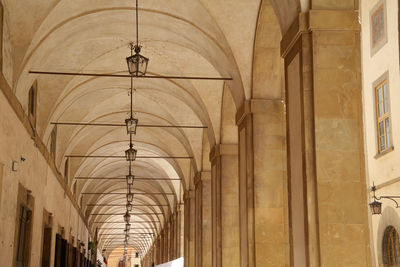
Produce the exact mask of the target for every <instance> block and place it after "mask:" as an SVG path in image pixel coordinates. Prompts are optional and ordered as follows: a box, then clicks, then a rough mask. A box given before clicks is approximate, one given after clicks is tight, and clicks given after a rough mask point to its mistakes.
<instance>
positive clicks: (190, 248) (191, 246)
mask: <svg viewBox="0 0 400 267" xmlns="http://www.w3.org/2000/svg"><path fill="white" fill-rule="evenodd" d="M184 199H185V267H194V266H195V240H194V236H195V231H194V230H195V229H194V228H195V220H194V217H195V201H194V200H195V199H194V192H193V191H192V190H188V191H187V192H186V193H185V196H184Z"/></svg>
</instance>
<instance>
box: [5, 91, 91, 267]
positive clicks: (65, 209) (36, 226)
mask: <svg viewBox="0 0 400 267" xmlns="http://www.w3.org/2000/svg"><path fill="white" fill-rule="evenodd" d="M0 151H1V153H0V166H1V165H3V166H4V167H3V171H2V174H3V177H2V179H1V180H0V181H1V186H0V190H1V192H0V207H1V212H0V225H1V227H0V257H1V259H2V263H1V266H4V267H7V266H12V263H13V255H14V249H15V248H14V234H15V222H16V218H17V216H18V214H17V211H18V207H17V195H18V194H17V192H18V184H21V185H22V186H23V187H25V188H26V189H27V190H30V191H31V195H32V196H33V198H34V209H33V215H32V216H33V224H32V227H33V228H32V239H31V240H32V243H31V256H30V266H40V265H41V263H40V261H41V254H42V238H43V233H42V232H43V229H42V228H43V210H44V209H45V210H46V211H48V212H50V213H52V215H53V219H52V220H53V223H52V231H53V233H52V244H51V248H52V251H51V255H52V256H51V262H53V261H54V250H55V234H56V233H57V232H58V231H59V229H61V228H60V227H64V229H65V238H66V239H67V240H68V241H70V240H71V236H73V237H74V240H75V241H74V242H75V244H74V245H76V242H77V240H78V239H79V240H81V242H84V243H85V249H86V251H87V250H88V249H87V248H88V246H87V242H88V231H87V229H86V227H85V225H84V223H83V221H82V219H81V218H80V217H79V215H78V212H77V211H76V209H75V208H74V206H73V205H72V204H71V202H70V200H69V198H68V197H67V196H66V195H65V193H64V189H63V187H62V186H61V184H60V183H59V181H58V180H57V178H56V177H55V175H54V174H53V172H52V170H51V169H50V167H49V166H48V163H47V161H46V160H45V158H44V157H43V155H42V154H41V153H40V151H39V150H38V149H37V148H36V147H35V144H34V142H33V141H32V139H31V137H30V135H29V134H28V133H27V131H26V130H25V128H24V127H23V125H22V124H21V122H20V120H19V119H18V117H17V116H16V114H15V113H14V111H13V109H12V108H11V106H10V104H9V103H8V101H7V99H6V98H5V96H4V94H3V92H1V93H0ZM21 157H23V158H24V159H25V161H22V160H21ZM13 161H16V162H17V163H18V170H17V171H12V162H13Z"/></svg>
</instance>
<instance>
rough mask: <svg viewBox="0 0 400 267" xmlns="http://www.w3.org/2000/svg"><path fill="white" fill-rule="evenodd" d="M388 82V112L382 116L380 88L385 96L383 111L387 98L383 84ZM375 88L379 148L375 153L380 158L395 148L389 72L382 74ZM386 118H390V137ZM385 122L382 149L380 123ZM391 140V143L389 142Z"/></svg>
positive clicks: (374, 84) (377, 142) (377, 144)
mask: <svg viewBox="0 0 400 267" xmlns="http://www.w3.org/2000/svg"><path fill="white" fill-rule="evenodd" d="M384 84H386V90H387V98H386V99H387V105H388V108H387V112H384V114H383V115H382V116H379V99H378V89H379V88H382V97H383V102H382V103H383V106H382V107H383V111H385V106H384V105H385V98H384V92H383V85H384ZM372 89H373V99H374V102H375V107H374V113H375V122H374V124H375V135H376V137H375V142H376V148H377V153H376V155H375V158H379V157H380V156H383V155H385V154H387V153H389V152H391V151H393V150H394V144H393V130H392V116H391V99H390V86H389V73H388V72H385V73H384V74H383V75H381V76H380V77H379V78H378V79H377V80H376V81H375V82H374V83H373V86H372ZM385 119H388V120H389V127H388V130H389V139H388V137H387V127H386V122H385ZM380 122H384V131H385V132H384V136H385V143H386V146H385V148H384V149H381V139H380V137H381V135H380V128H379V123H380ZM388 141H389V143H388Z"/></svg>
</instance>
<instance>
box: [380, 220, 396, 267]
mask: <svg viewBox="0 0 400 267" xmlns="http://www.w3.org/2000/svg"><path fill="white" fill-rule="evenodd" d="M396 241H397V242H396ZM395 243H396V244H395ZM396 256H397V257H396ZM382 262H383V264H384V265H385V266H388V267H389V266H399V265H400V242H399V233H398V232H397V230H396V228H395V227H394V226H392V225H389V226H387V227H386V229H385V231H384V234H383V238H382Z"/></svg>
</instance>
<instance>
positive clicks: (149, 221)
mask: <svg viewBox="0 0 400 267" xmlns="http://www.w3.org/2000/svg"><path fill="white" fill-rule="evenodd" d="M93 223H123V224H126V222H125V221H120V222H107V221H94V222H93ZM133 223H161V222H160V221H152V220H146V221H137V222H130V224H133Z"/></svg>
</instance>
